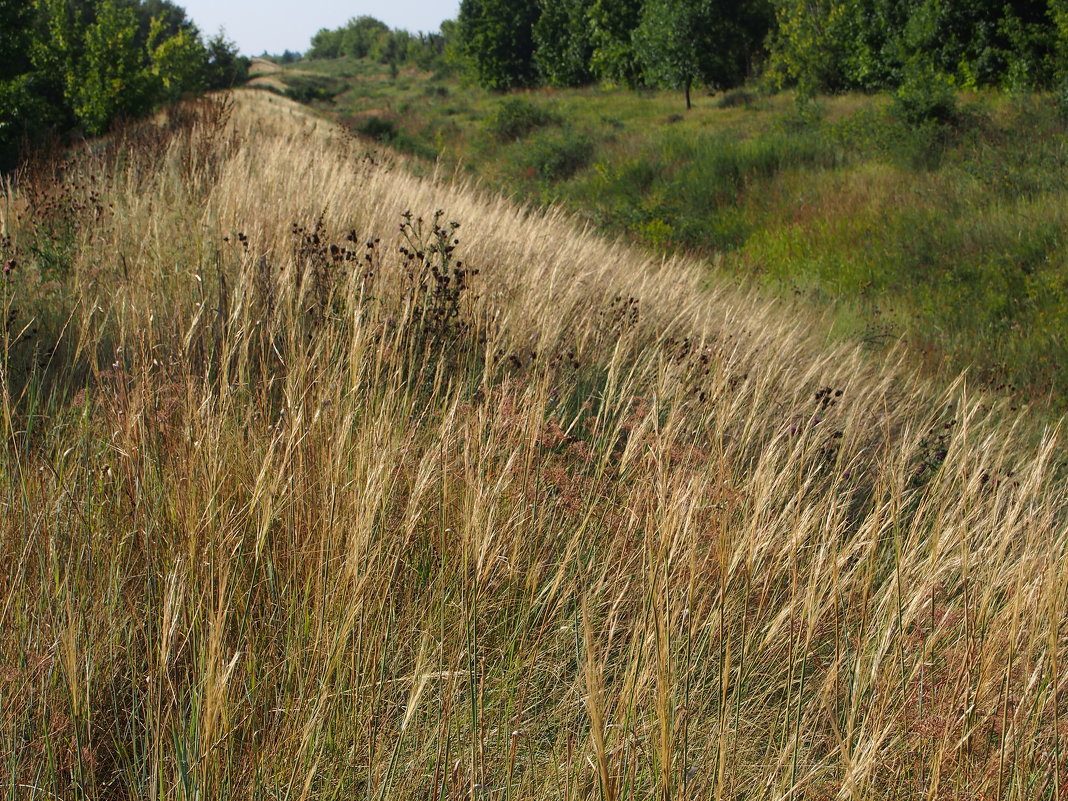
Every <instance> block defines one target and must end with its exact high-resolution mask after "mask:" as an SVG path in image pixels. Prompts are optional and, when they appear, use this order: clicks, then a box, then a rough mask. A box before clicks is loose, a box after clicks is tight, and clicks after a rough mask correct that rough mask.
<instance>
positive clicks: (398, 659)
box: [0, 91, 1068, 799]
mask: <svg viewBox="0 0 1068 801" xmlns="http://www.w3.org/2000/svg"><path fill="white" fill-rule="evenodd" d="M443 172H445V171H443ZM439 210H440V211H439ZM0 231H2V233H3V240H2V249H3V253H2V256H3V260H4V263H5V265H6V267H5V271H4V272H5V278H4V282H3V303H4V311H5V316H4V319H5V320H6V324H5V328H4V342H3V350H2V355H3V363H2V364H3V372H2V377H3V382H2V385H0V390H2V393H3V396H2V401H3V404H2V411H3V417H2V420H3V434H4V436H3V439H4V447H3V450H2V455H0V459H2V462H3V463H2V469H0V499H2V502H3V504H4V513H3V514H2V515H0V632H3V636H2V637H0V758H2V761H0V777H3V778H4V786H5V792H7V794H8V795H9V796H10V797H14V798H22V797H25V798H34V797H61V798H67V797H85V798H100V799H113V798H142V797H147V798H161V797H166V798H171V797H176V798H194V797H199V798H252V797H255V798H278V797H286V798H324V799H325V798H354V797H362V798H377V799H383V798H390V799H393V798H412V799H415V798H420V799H423V798H428V797H435V798H451V799H461V798H474V797H478V798H493V799H506V798H507V799H511V798H524V799H543V798H544V799H548V798H562V799H586V798H607V799H624V798H626V799H630V798H634V799H639V798H640V799H647V798H654V797H655V798H664V799H667V798H731V799H741V798H745V799H831V798H841V799H868V798H891V799H914V798H931V799H935V798H937V799H960V798H984V799H987V798H989V799H994V798H997V799H1058V798H1061V797H1063V793H1064V792H1065V790H1064V786H1065V781H1066V780H1068V757H1066V753H1065V740H1066V737H1068V724H1066V721H1068V686H1066V677H1065V673H1064V669H1063V665H1064V662H1065V659H1066V658H1068V630H1066V623H1065V616H1064V609H1065V604H1066V601H1068V599H1066V597H1065V595H1066V592H1068V553H1066V545H1068V515H1066V513H1068V509H1066V506H1068V500H1066V499H1068V486H1066V475H1068V471H1066V467H1068V463H1066V461H1065V454H1064V449H1063V445H1062V443H1061V440H1060V431H1059V428H1057V427H1047V426H1046V425H1045V424H1044V422H1043V421H1044V419H1045V418H1044V417H1043V416H1042V415H1040V414H1032V413H1031V410H1030V409H1028V408H1027V407H1024V408H1019V409H1018V408H1017V407H1016V406H1015V404H1014V403H1013V402H1012V401H1010V400H1006V399H1003V398H1001V396H999V395H995V394H991V393H988V392H986V391H985V390H983V389H981V388H980V389H976V388H975V387H973V386H972V385H971V384H970V383H969V381H967V380H965V379H960V380H957V381H952V382H948V383H938V382H936V381H934V380H932V379H929V378H925V377H923V376H922V375H921V374H920V373H919V372H918V371H917V370H916V369H915V364H914V362H912V361H910V359H911V358H912V357H911V356H910V355H909V351H908V350H907V349H906V348H904V347H900V346H899V347H891V348H888V349H884V350H880V351H875V352H873V351H872V350H871V349H870V348H866V347H864V346H863V344H861V343H856V342H853V343H850V342H849V341H848V340H845V339H842V338H840V337H839V338H831V337H829V335H828V325H829V323H828V321H827V320H826V319H823V318H820V317H817V316H814V315H812V314H811V313H810V312H808V311H807V309H808V307H807V306H806V305H804V304H797V303H794V304H791V303H788V302H783V301H776V300H773V299H769V298H768V297H767V296H766V295H762V294H760V293H759V292H758V291H756V290H755V289H753V288H748V289H747V288H742V287H739V286H738V285H736V284H735V283H734V282H729V281H725V280H719V279H718V278H716V277H715V276H713V277H710V276H709V272H708V268H707V264H706V263H705V262H704V261H702V260H700V259H696V258H689V257H684V256H676V257H672V258H664V257H662V256H658V255H656V254H654V253H652V252H650V251H649V250H647V249H644V248H641V247H636V246H634V245H632V244H629V243H627V242H626V241H617V240H612V239H609V238H606V237H605V236H603V235H601V234H599V233H597V232H596V231H595V230H593V229H592V228H591V227H590V226H589V225H588V224H586V223H585V222H583V221H582V220H581V219H580V218H578V217H573V216H570V215H569V213H568V212H566V211H564V210H561V209H560V208H559V207H552V208H550V209H548V210H544V211H539V210H535V209H531V208H529V207H519V206H517V205H515V204H514V203H513V202H512V201H510V200H508V199H506V198H503V197H501V196H499V195H496V194H493V193H492V192H490V191H488V190H486V189H480V188H478V187H476V186H473V185H472V184H471V183H469V182H466V181H465V180H459V181H458V182H457V181H453V180H451V179H449V178H448V177H446V176H445V175H443V174H428V175H423V176H422V177H420V176H417V175H415V174H413V172H412V171H411V170H409V169H406V168H405V165H404V164H402V163H400V160H399V159H398V158H397V157H394V156H391V155H389V154H388V153H385V152H382V151H374V150H370V149H369V148H368V145H367V142H366V140H363V139H356V138H353V137H352V136H351V135H350V134H349V133H347V132H346V131H345V130H344V129H343V128H341V127H338V126H336V125H334V124H333V123H330V122H328V121H326V120H324V119H322V118H320V117H317V116H315V115H313V114H311V113H309V112H308V111H307V110H306V109H305V108H303V107H301V106H298V105H296V104H295V103H292V102H291V101H289V100H286V99H284V98H280V97H277V96H274V95H271V94H268V93H265V92H253V91H239V92H236V93H235V94H234V96H233V97H232V99H230V98H221V97H216V98H214V99H209V100H202V101H198V102H197V103H195V104H192V105H187V106H185V107H184V108H183V109H182V110H176V111H173V112H172V113H171V115H170V117H169V119H161V120H158V121H156V122H155V123H153V124H150V125H147V126H142V127H140V128H130V129H127V130H126V131H125V132H119V133H117V134H115V135H113V136H112V137H111V138H110V139H106V140H99V141H95V142H89V143H87V144H86V145H85V146H83V147H81V148H80V149H77V150H76V151H74V152H72V153H71V154H70V156H69V158H68V159H66V160H64V161H61V162H59V161H57V162H42V163H40V164H37V165H36V166H35V168H34V169H33V170H29V171H27V172H26V173H25V174H24V175H23V178H22V180H21V181H20V183H19V184H18V185H16V186H12V187H10V188H8V190H7V191H6V192H5V193H4V194H3V196H2V197H0Z"/></svg>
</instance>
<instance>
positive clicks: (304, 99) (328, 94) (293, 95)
mask: <svg viewBox="0 0 1068 801" xmlns="http://www.w3.org/2000/svg"><path fill="white" fill-rule="evenodd" d="M346 88H348V84H346V83H345V82H344V81H343V80H341V79H340V78H331V77H329V76H326V75H303V74H295V75H288V76H287V77H286V92H285V94H286V97H288V98H290V99H292V100H296V101H297V102H298V103H311V102H312V101H314V100H319V101H323V102H326V103H332V102H333V101H334V98H335V97H336V96H337V95H339V94H341V93H342V92H343V91H345V89H346Z"/></svg>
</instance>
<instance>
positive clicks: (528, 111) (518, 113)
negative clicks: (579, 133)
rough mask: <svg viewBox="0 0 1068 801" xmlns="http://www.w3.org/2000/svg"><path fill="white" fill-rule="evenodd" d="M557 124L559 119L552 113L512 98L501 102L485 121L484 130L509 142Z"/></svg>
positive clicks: (528, 102)
mask: <svg viewBox="0 0 1068 801" xmlns="http://www.w3.org/2000/svg"><path fill="white" fill-rule="evenodd" d="M559 122H560V118H559V117H557V116H556V115H555V114H553V113H552V112H549V111H546V110H545V109H543V108H539V107H538V106H535V105H534V104H533V103H531V102H530V101H528V100H523V99H522V98H519V97H513V98H509V99H508V100H505V101H504V102H502V103H501V104H500V105H499V106H498V107H497V111H496V112H495V113H494V114H493V116H492V117H490V118H489V119H488V120H486V130H488V131H489V132H490V133H491V134H492V135H493V136H494V138H496V139H498V140H500V141H502V142H509V141H513V140H516V139H522V138H523V137H524V136H526V135H527V134H529V133H530V132H531V131H534V130H537V129H538V128H543V127H545V126H546V125H555V124H558V123H559Z"/></svg>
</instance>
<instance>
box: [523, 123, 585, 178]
mask: <svg viewBox="0 0 1068 801" xmlns="http://www.w3.org/2000/svg"><path fill="white" fill-rule="evenodd" d="M593 153H594V144H593V140H592V139H591V138H590V137H589V136H587V135H586V134H575V133H572V132H561V133H557V134H555V135H552V136H545V137H541V138H538V139H536V140H534V141H533V142H531V143H530V145H529V146H528V147H527V148H526V150H525V157H524V159H523V166H524V167H526V168H527V170H533V171H534V173H535V174H536V175H537V177H538V178H540V179H541V180H543V181H563V180H566V179H568V178H570V177H571V176H572V175H574V174H575V173H576V172H578V171H579V170H581V169H584V168H586V167H588V166H589V165H590V163H591V162H592V161H593Z"/></svg>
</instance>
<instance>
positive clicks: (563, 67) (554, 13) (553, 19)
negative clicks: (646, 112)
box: [534, 0, 593, 87]
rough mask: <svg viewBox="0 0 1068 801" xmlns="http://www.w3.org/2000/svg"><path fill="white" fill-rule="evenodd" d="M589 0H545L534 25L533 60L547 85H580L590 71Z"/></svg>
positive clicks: (591, 51) (586, 78) (589, 77)
mask: <svg viewBox="0 0 1068 801" xmlns="http://www.w3.org/2000/svg"><path fill="white" fill-rule="evenodd" d="M589 9H590V0H545V2H543V3H542V4H541V16H540V17H538V21H537V23H535V25H534V43H535V47H536V50H535V51H534V61H535V63H536V65H537V68H538V75H539V76H540V78H541V80H542V82H543V83H545V84H547V85H549V86H556V87H565V86H582V85H584V84H587V83H589V82H590V81H591V80H592V78H593V73H592V72H590V57H591V55H592V54H593V47H592V45H591V43H590V30H589V24H588V16H589Z"/></svg>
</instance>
